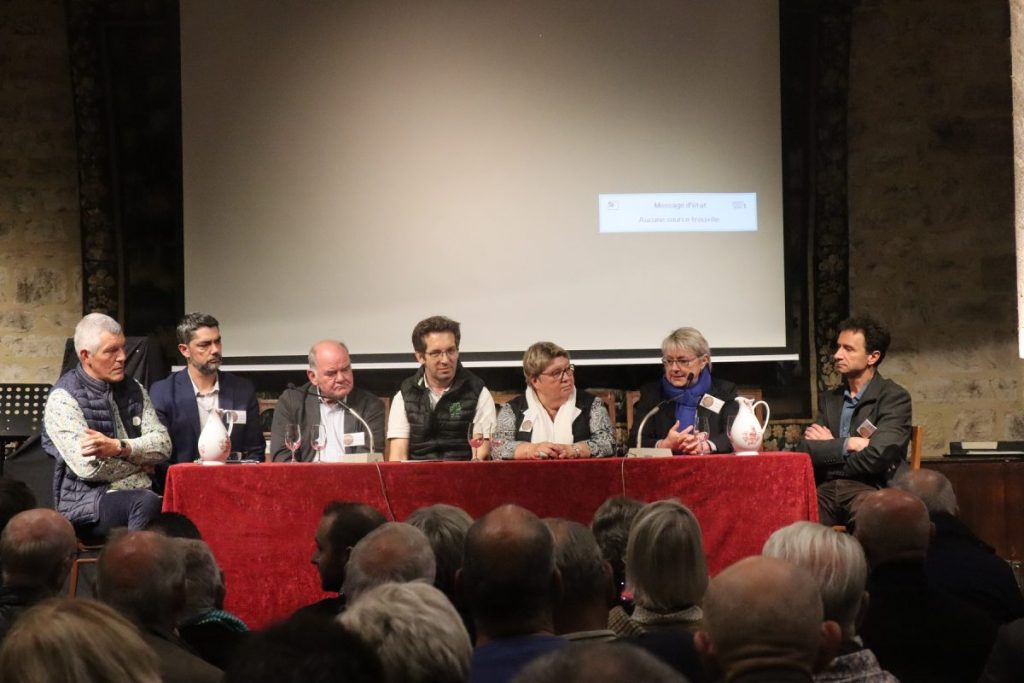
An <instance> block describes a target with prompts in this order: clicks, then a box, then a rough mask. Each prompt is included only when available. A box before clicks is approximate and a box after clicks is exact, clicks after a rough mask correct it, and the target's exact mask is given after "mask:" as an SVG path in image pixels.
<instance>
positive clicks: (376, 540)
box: [342, 522, 437, 604]
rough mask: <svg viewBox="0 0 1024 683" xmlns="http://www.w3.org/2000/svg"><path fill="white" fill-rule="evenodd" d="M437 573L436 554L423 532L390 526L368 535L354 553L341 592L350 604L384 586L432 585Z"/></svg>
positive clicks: (394, 523)
mask: <svg viewBox="0 0 1024 683" xmlns="http://www.w3.org/2000/svg"><path fill="white" fill-rule="evenodd" d="M436 573H437V567H436V563H435V561H434V551H433V550H431V549H430V541H428V540H427V537H426V536H424V535H423V532H422V531H420V530H419V529H417V528H416V527H414V526H412V525H410V524H405V523H403V522H388V523H387V524H382V525H381V526H379V527H377V528H376V529H374V530H373V531H371V532H370V533H368V534H366V536H365V537H363V539H362V540H361V541H359V542H358V543H356V547H355V548H353V549H352V555H351V557H349V558H348V565H347V566H346V567H345V583H344V584H343V585H342V592H343V593H344V594H345V596H346V597H347V598H348V600H349V604H351V603H353V602H355V601H356V600H358V599H359V596H360V595H361V594H362V593H364V592H365V591H367V590H369V589H371V588H373V587H374V586H379V585H381V584H382V583H388V582H396V583H403V582H406V581H424V582H426V583H429V584H433V583H434V576H435V575H436Z"/></svg>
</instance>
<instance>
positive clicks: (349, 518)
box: [324, 501, 388, 548]
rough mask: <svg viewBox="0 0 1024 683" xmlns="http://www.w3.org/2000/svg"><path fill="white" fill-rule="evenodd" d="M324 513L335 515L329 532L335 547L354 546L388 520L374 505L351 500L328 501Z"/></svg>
mask: <svg viewBox="0 0 1024 683" xmlns="http://www.w3.org/2000/svg"><path fill="white" fill-rule="evenodd" d="M324 515H325V516H326V515H331V516H333V517H334V521H333V522H332V523H331V527H330V531H329V533H328V540H329V541H330V543H331V544H332V545H333V546H334V547H335V548H347V547H350V546H354V545H355V544H356V543H358V542H359V541H360V540H362V539H363V537H365V536H366V534H368V533H370V532H371V531H373V530H374V529H376V528H377V527H379V526H380V525H382V524H385V523H386V522H387V521H388V520H387V519H386V518H385V517H384V515H382V514H381V513H380V511H379V510H377V508H375V507H373V506H372V505H367V504H366V503H356V502H351V501H332V502H330V503H328V504H327V506H326V507H325V508H324Z"/></svg>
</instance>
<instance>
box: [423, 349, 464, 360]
mask: <svg viewBox="0 0 1024 683" xmlns="http://www.w3.org/2000/svg"><path fill="white" fill-rule="evenodd" d="M423 355H424V356H426V357H427V358H429V359H430V360H441V357H442V356H448V357H449V358H455V357H456V356H458V355H459V350H458V349H444V350H441V349H437V350H436V351H427V352H426V353H425V354H423Z"/></svg>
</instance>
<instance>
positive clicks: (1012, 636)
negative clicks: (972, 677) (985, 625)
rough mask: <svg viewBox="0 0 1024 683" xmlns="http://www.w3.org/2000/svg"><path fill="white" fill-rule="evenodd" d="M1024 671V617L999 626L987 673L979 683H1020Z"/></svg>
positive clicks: (986, 666) (986, 668)
mask: <svg viewBox="0 0 1024 683" xmlns="http://www.w3.org/2000/svg"><path fill="white" fill-rule="evenodd" d="M1022 672H1024V619H1018V620H1016V621H1011V622H1010V623H1009V624H1003V625H1002V626H1000V627H999V635H998V636H997V637H996V644H995V645H994V646H992V653H991V654H990V655H989V658H988V664H986V665H985V673H983V674H982V675H981V678H979V679H978V683H1019V682H1020V680H1021V674H1022Z"/></svg>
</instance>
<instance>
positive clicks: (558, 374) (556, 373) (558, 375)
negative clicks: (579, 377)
mask: <svg viewBox="0 0 1024 683" xmlns="http://www.w3.org/2000/svg"><path fill="white" fill-rule="evenodd" d="M540 374H542V375H544V376H545V377H550V378H551V379H553V380H555V381H556V382H561V381H562V379H564V378H565V377H571V376H572V375H574V374H576V366H575V365H567V366H566V367H565V368H564V369H562V370H552V371H551V372H542V373H540Z"/></svg>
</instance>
